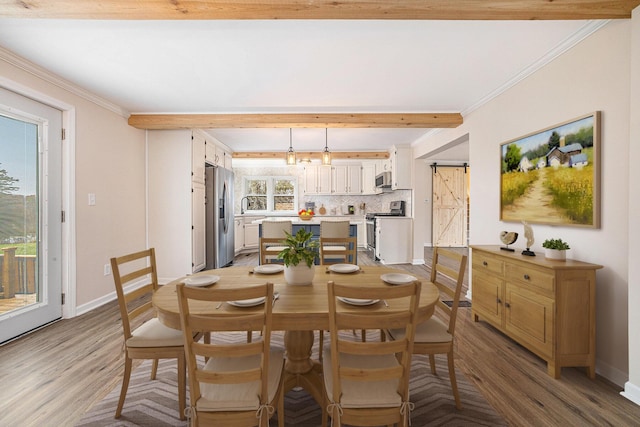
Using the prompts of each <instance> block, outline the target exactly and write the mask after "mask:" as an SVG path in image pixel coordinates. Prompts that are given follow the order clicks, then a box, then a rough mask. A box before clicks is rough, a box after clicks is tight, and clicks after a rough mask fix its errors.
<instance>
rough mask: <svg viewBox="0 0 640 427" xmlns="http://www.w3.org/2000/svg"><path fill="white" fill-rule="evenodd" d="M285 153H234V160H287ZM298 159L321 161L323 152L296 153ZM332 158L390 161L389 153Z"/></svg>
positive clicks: (335, 156) (342, 153)
mask: <svg viewBox="0 0 640 427" xmlns="http://www.w3.org/2000/svg"><path fill="white" fill-rule="evenodd" d="M285 154H286V153H285V152H284V151H278V152H273V151H271V152H259V151H242V152H235V153H233V158H234V159H282V160H283V161H284V160H285ZM296 158H297V159H298V160H300V159H321V158H322V152H321V151H302V152H301V151H296ZM331 158H332V159H333V160H337V159H380V160H381V159H388V158H389V152H388V151H332V152H331Z"/></svg>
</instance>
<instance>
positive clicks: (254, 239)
mask: <svg viewBox="0 0 640 427" xmlns="http://www.w3.org/2000/svg"><path fill="white" fill-rule="evenodd" d="M258 229H259V225H258V224H249V223H246V224H245V225H244V248H245V249H257V248H258V246H260V237H259V236H258Z"/></svg>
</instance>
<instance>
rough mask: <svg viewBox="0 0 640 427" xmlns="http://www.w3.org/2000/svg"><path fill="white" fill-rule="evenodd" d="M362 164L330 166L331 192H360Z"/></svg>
mask: <svg viewBox="0 0 640 427" xmlns="http://www.w3.org/2000/svg"><path fill="white" fill-rule="evenodd" d="M361 181H362V165H360V164H357V165H356V164H353V165H335V166H331V193H332V194H358V195H360V194H362V186H361Z"/></svg>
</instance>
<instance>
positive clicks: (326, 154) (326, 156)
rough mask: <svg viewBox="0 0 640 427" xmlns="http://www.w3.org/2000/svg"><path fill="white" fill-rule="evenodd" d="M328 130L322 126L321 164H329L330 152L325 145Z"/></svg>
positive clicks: (327, 138)
mask: <svg viewBox="0 0 640 427" xmlns="http://www.w3.org/2000/svg"><path fill="white" fill-rule="evenodd" d="M328 135H329V131H328V129H327V128H324V151H323V152H322V164H323V165H330V164H331V152H330V151H329V147H328V146H327V144H328V140H329V136H328Z"/></svg>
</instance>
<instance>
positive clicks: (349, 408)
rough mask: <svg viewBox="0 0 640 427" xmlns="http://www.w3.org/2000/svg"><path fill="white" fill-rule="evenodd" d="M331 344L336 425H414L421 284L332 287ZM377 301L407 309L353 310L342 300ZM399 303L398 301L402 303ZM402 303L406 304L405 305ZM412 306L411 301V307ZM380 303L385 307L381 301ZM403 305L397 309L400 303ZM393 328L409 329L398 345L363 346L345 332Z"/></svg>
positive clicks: (329, 379) (329, 383) (328, 364)
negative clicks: (412, 375) (412, 376)
mask: <svg viewBox="0 0 640 427" xmlns="http://www.w3.org/2000/svg"><path fill="white" fill-rule="evenodd" d="M327 286H328V295H329V325H330V331H331V344H330V346H328V347H326V348H325V349H324V352H325V355H324V358H323V374H324V382H325V390H326V395H327V402H328V405H327V408H326V410H327V412H328V414H329V416H331V418H332V425H333V426H335V427H340V426H341V425H343V424H348V425H353V426H380V425H391V424H396V423H397V424H398V425H402V426H404V427H407V426H408V425H409V421H410V418H411V409H412V408H413V403H411V402H410V400H409V372H410V369H411V356H412V353H413V335H414V332H415V326H416V321H417V311H418V304H419V301H420V289H421V285H420V282H418V281H414V282H412V283H410V284H407V285H403V286H389V287H384V288H381V287H377V288H374V287H368V288H366V289H365V292H364V294H363V288H362V286H357V285H343V284H338V283H335V282H333V281H331V282H329V283H328V285H327ZM365 297H366V298H371V299H374V300H375V299H379V300H384V301H386V302H388V303H389V304H390V306H393V305H394V302H395V304H401V303H403V302H404V304H405V305H406V306H407V309H406V310H388V311H387V310H385V309H382V310H376V311H375V315H372V313H371V311H370V310H369V309H370V308H371V307H358V308H357V310H354V309H353V307H350V310H349V312H346V311H345V309H346V308H347V305H346V303H344V302H342V301H341V300H340V299H342V298H359V299H362V298H365ZM396 300H398V301H396ZM400 300H402V302H401V301H400ZM407 302H408V303H407ZM377 304H382V302H378V303H377ZM396 306H397V305H396ZM389 325H394V327H396V328H402V329H403V330H404V332H405V333H404V338H401V339H398V340H395V341H370V342H359V341H354V340H352V339H348V337H349V335H348V334H341V333H340V332H341V331H344V330H351V329H353V328H356V329H381V328H385V327H387V326H389Z"/></svg>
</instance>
